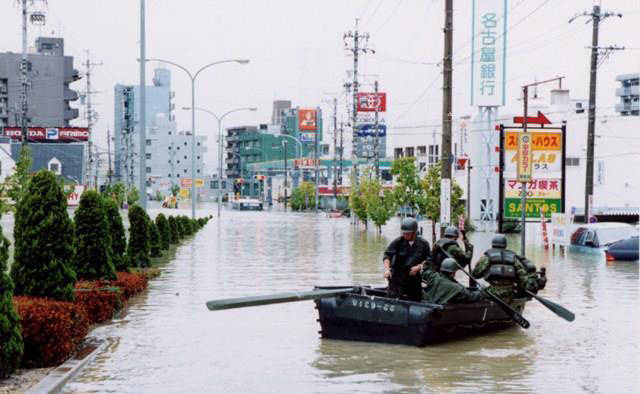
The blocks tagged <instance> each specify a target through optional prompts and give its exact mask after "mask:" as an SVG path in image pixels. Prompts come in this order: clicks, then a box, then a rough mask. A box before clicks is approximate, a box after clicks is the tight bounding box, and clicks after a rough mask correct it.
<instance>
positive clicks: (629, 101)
mask: <svg viewBox="0 0 640 394" xmlns="http://www.w3.org/2000/svg"><path fill="white" fill-rule="evenodd" d="M616 81H620V85H621V86H620V87H619V88H617V89H616V96H618V97H620V103H618V104H616V112H619V113H620V115H623V116H628V115H631V116H640V73H633V74H623V75H618V76H617V77H616Z"/></svg>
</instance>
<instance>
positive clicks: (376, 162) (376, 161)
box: [373, 79, 380, 180]
mask: <svg viewBox="0 0 640 394" xmlns="http://www.w3.org/2000/svg"><path fill="white" fill-rule="evenodd" d="M374 92H375V97H376V115H375V123H374V124H375V129H376V133H375V137H374V140H373V166H374V168H375V175H376V179H378V180H379V179H380V158H379V157H378V156H379V155H378V139H379V133H378V110H379V109H380V103H379V102H378V101H377V100H378V80H377V79H376V81H375V83H374Z"/></svg>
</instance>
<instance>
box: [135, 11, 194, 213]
mask: <svg viewBox="0 0 640 394" xmlns="http://www.w3.org/2000/svg"><path fill="white" fill-rule="evenodd" d="M144 13H145V8H144V0H140V148H139V152H140V153H139V156H140V157H138V163H140V191H139V193H140V206H141V207H142V209H144V210H145V211H146V210H147V161H146V159H147V154H146V145H147V136H146V132H147V130H146V128H147V102H146V101H147V97H146V92H145V85H146V76H145V66H146V65H147V58H146V54H145V21H144V16H145V15H144ZM192 132H195V131H194V130H192ZM194 151H195V148H194ZM192 153H193V152H192ZM191 182H193V184H194V185H195V182H196V180H195V179H191ZM191 198H196V196H191ZM194 201H195V200H194ZM192 205H193V206H194V207H195V204H192ZM194 210H195V208H194ZM193 216H195V215H193Z"/></svg>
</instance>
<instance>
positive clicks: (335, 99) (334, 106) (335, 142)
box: [333, 97, 338, 210]
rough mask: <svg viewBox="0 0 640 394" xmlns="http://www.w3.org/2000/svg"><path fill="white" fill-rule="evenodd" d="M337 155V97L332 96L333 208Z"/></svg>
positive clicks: (336, 193)
mask: <svg viewBox="0 0 640 394" xmlns="http://www.w3.org/2000/svg"><path fill="white" fill-rule="evenodd" d="M337 156H338V99H337V98H335V97H334V98H333V209H334V210H335V209H337V207H338V174H337V172H336V169H337V168H336V167H337V163H336V160H337Z"/></svg>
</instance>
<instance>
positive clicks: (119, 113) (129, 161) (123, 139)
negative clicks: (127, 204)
mask: <svg viewBox="0 0 640 394" xmlns="http://www.w3.org/2000/svg"><path fill="white" fill-rule="evenodd" d="M145 94H146V124H147V130H146V133H145V134H146V138H145V144H146V147H145V160H146V173H147V177H148V178H147V193H148V194H150V195H155V194H156V192H157V191H160V192H161V193H162V194H164V195H167V194H168V192H169V190H171V188H172V187H173V186H174V185H183V186H184V185H187V184H188V183H189V182H191V175H192V170H191V168H192V157H191V152H192V149H191V144H192V135H191V132H185V131H181V132H177V128H176V123H175V118H174V116H173V113H172V111H173V109H174V104H173V103H172V102H171V100H172V98H173V97H174V94H173V92H172V91H171V73H170V71H169V70H166V69H164V68H157V69H156V70H155V71H154V77H153V85H152V86H147V87H146V89H145ZM139 97H140V89H139V86H135V85H116V87H115V119H114V126H115V130H114V148H115V155H114V181H115V182H123V183H125V184H126V185H132V186H137V185H138V183H139V174H140V170H139V168H140V164H139V163H140V161H139V159H138V154H139V153H138V152H139V151H140V149H139V144H140V98H139ZM206 140H207V137H206V136H196V157H195V169H196V177H197V178H196V179H198V177H201V176H203V175H204V164H203V156H204V152H206V147H205V142H206ZM185 178H188V179H185ZM183 188H185V189H189V187H183Z"/></svg>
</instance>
